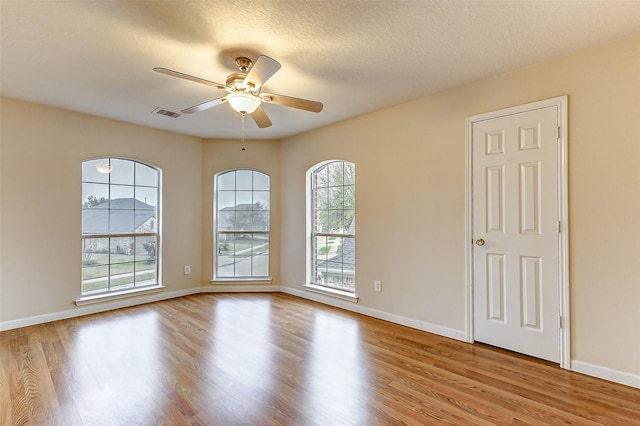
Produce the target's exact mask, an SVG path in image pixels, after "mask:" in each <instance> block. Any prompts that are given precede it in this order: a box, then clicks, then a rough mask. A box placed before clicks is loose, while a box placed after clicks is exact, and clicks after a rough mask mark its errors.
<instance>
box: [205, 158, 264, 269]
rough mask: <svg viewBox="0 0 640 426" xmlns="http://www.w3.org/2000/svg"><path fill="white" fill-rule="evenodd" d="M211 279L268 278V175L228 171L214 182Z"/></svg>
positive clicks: (218, 176) (254, 171) (250, 171)
mask: <svg viewBox="0 0 640 426" xmlns="http://www.w3.org/2000/svg"><path fill="white" fill-rule="evenodd" d="M214 191H215V198H214V199H215V217H214V228H215V234H216V252H215V260H214V263H215V278H266V277H268V276H269V228H270V227H269V205H270V192H269V175H266V174H264V173H261V172H258V171H256V170H245V169H238V170H231V171H228V172H223V173H220V174H218V175H216V178H215V186H214Z"/></svg>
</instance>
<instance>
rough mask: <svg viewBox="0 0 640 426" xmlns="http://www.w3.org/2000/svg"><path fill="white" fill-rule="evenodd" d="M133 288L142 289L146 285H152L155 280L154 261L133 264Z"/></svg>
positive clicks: (156, 278)
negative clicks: (134, 271)
mask: <svg viewBox="0 0 640 426" xmlns="http://www.w3.org/2000/svg"><path fill="white" fill-rule="evenodd" d="M135 270H136V276H135V286H136V287H144V286H147V285H154V284H155V283H156V282H157V280H158V277H157V274H156V263H155V261H151V262H149V261H142V262H136V263H135Z"/></svg>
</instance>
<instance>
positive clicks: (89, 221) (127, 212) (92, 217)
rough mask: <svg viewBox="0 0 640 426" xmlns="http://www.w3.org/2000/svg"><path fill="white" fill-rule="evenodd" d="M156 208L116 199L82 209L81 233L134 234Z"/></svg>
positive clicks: (154, 215)
mask: <svg viewBox="0 0 640 426" xmlns="http://www.w3.org/2000/svg"><path fill="white" fill-rule="evenodd" d="M155 217H156V208H155V207H154V206H151V205H149V204H146V203H143V202H142V201H139V200H136V199H135V198H116V199H113V200H109V201H105V202H104V203H100V204H96V205H95V206H91V207H85V208H83V209H82V232H83V233H85V234H94V233H95V234H103V233H112V234H117V233H123V234H124V233H129V232H135V231H137V230H138V229H139V228H140V227H142V226H143V225H144V224H146V223H147V222H148V221H149V220H150V219H155Z"/></svg>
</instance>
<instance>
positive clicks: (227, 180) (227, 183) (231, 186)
mask: <svg viewBox="0 0 640 426" xmlns="http://www.w3.org/2000/svg"><path fill="white" fill-rule="evenodd" d="M217 184H218V185H217V186H218V189H220V190H235V189H236V172H227V173H224V174H221V175H219V176H218V181H217Z"/></svg>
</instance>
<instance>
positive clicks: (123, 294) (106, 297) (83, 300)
mask: <svg viewBox="0 0 640 426" xmlns="http://www.w3.org/2000/svg"><path fill="white" fill-rule="evenodd" d="M163 288H164V286H163V285H156V286H152V287H143V288H135V289H131V290H122V291H118V292H113V293H103V294H97V295H95V296H83V297H80V299H78V300H76V301H75V304H76V306H83V305H91V304H93V303H102V302H110V301H112V300H118V299H124V298H127V297H133V296H140V295H145V294H149V293H157V292H159V291H161V290H162V289H163Z"/></svg>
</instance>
